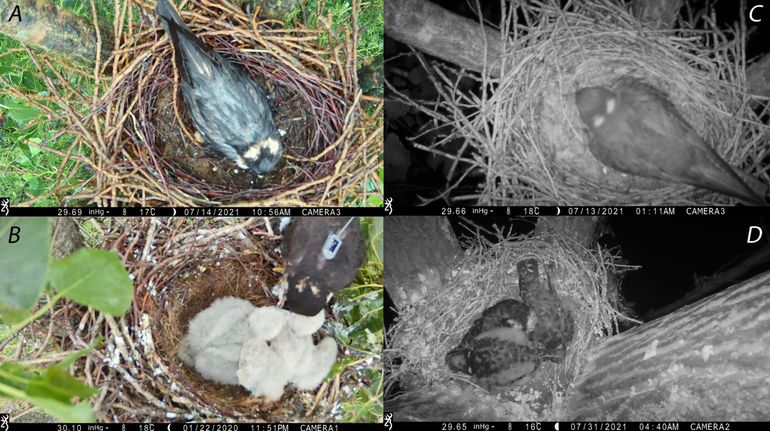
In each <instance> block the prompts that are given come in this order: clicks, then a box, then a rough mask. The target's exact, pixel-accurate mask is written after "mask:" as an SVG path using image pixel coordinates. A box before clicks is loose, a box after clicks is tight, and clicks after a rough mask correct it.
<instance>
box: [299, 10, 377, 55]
mask: <svg viewBox="0 0 770 431" xmlns="http://www.w3.org/2000/svg"><path fill="white" fill-rule="evenodd" d="M319 1H321V2H322V3H321V5H322V8H321V11H322V14H323V15H324V16H325V15H327V14H331V17H332V28H333V29H335V30H340V31H342V30H343V29H345V28H351V27H352V26H353V10H352V3H351V1H350V0H308V1H306V2H304V8H305V10H306V13H307V14H308V21H309V22H307V23H306V26H307V27H310V28H315V27H316V25H317V23H318V16H316V10H317V8H318V4H319ZM360 4H361V14H360V15H359V17H358V26H359V30H360V37H359V41H358V52H357V56H358V58H357V59H356V62H357V65H358V66H361V65H362V64H364V63H365V62H366V61H367V60H371V59H373V58H375V57H377V56H381V55H382V54H383V32H384V29H385V25H384V17H383V0H364V1H361V2H360ZM292 19H297V20H299V21H301V20H302V12H301V10H300V9H299V8H295V10H293V11H292V12H290V13H289V14H288V15H287V16H286V18H285V20H286V22H287V23H289V22H291V20H292ZM321 44H322V45H324V44H328V38H327V37H326V36H324V37H322V38H321Z"/></svg>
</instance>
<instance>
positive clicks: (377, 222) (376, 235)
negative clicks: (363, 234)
mask: <svg viewBox="0 0 770 431" xmlns="http://www.w3.org/2000/svg"><path fill="white" fill-rule="evenodd" d="M384 230H385V227H384V219H383V217H373V218H372V228H371V230H370V231H369V241H371V243H372V245H373V246H374V249H375V251H377V257H378V258H379V259H378V260H379V261H382V257H383V253H384V250H385V249H384V248H383V236H384V235H383V232H384Z"/></svg>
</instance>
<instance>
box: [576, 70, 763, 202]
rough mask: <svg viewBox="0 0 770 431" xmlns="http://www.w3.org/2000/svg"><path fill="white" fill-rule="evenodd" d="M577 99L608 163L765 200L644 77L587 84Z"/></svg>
mask: <svg viewBox="0 0 770 431" xmlns="http://www.w3.org/2000/svg"><path fill="white" fill-rule="evenodd" d="M575 102H576V104H577V108H578V111H579V112H580V117H581V119H582V120H583V123H585V125H586V126H587V129H588V133H589V143H588V148H589V149H590V150H591V153H592V154H593V155H594V157H596V158H597V159H598V160H599V161H600V162H602V163H603V164H605V165H606V166H609V167H611V168H613V169H617V170H618V171H620V172H624V173H626V174H631V175H639V176H643V177H649V178H655V179H660V180H665V181H671V182H677V183H685V184H689V185H692V186H696V187H701V188H705V189H708V190H712V191H715V192H718V193H722V194H725V195H728V196H733V197H735V198H738V199H740V200H741V201H743V202H744V203H747V204H756V205H764V204H765V201H764V199H763V198H762V197H761V196H759V195H758V194H757V193H756V192H755V191H754V190H752V189H751V188H750V187H749V186H748V185H746V183H745V182H744V181H743V180H742V179H741V178H740V176H739V175H738V174H737V173H736V171H735V170H733V168H732V167H731V166H730V165H729V164H727V162H725V161H724V160H723V159H722V158H721V157H720V156H719V154H717V152H716V151H714V149H713V148H711V146H709V145H708V144H706V142H704V141H703V140H702V139H701V138H700V136H698V133H697V132H696V131H695V130H694V129H693V128H692V126H690V124H688V123H687V121H685V119H684V118H683V117H682V115H681V114H680V113H679V112H678V111H677V109H676V107H674V105H673V103H671V101H670V100H669V98H668V97H667V95H666V94H665V93H663V92H662V91H660V90H658V89H657V88H655V87H653V86H651V85H649V84H647V83H645V82H643V81H642V80H641V79H639V78H635V77H630V76H624V77H621V78H620V79H618V80H617V82H616V83H615V85H614V86H613V87H612V88H605V87H587V88H583V89H581V90H579V91H578V92H577V93H576V95H575Z"/></svg>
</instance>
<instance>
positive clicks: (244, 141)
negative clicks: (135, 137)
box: [155, 0, 283, 175]
mask: <svg viewBox="0 0 770 431" xmlns="http://www.w3.org/2000/svg"><path fill="white" fill-rule="evenodd" d="M155 11H156V13H157V14H158V15H159V16H160V18H161V22H162V23H163V28H164V29H165V31H166V34H168V36H169V38H170V39H171V43H172V45H173V46H174V52H175V55H174V59H175V64H176V68H177V70H178V71H179V77H180V84H179V85H180V87H181V88H182V96H183V97H184V100H185V102H186V104H187V107H188V108H189V111H190V117H192V121H193V123H194V124H195V128H196V130H197V134H199V135H200V136H199V137H200V138H201V139H202V140H203V142H204V144H205V145H206V146H207V147H208V148H210V149H212V150H214V151H217V152H218V153H220V154H222V155H223V156H225V157H227V158H228V159H230V160H231V161H233V162H234V163H235V164H236V165H238V167H240V168H241V169H249V170H251V171H252V172H254V173H255V174H258V175H262V174H267V173H270V172H272V171H274V170H275V169H276V168H277V167H278V164H279V162H280V161H281V156H282V155H283V146H282V144H281V139H280V134H279V133H278V130H277V129H276V127H275V123H274V121H273V113H272V111H271V106H270V102H269V101H268V99H267V97H266V96H265V93H264V91H263V90H262V88H261V87H260V85H259V84H258V83H257V82H256V81H255V80H254V79H253V78H252V77H251V76H250V75H249V73H248V72H247V71H246V70H244V68H243V67H242V66H241V65H239V64H235V63H233V62H230V61H228V60H227V59H225V58H224V57H223V56H222V55H220V54H219V53H217V52H215V51H214V50H213V49H212V48H211V47H210V46H208V45H206V44H205V43H203V41H201V40H200V39H198V38H197V37H196V36H195V35H194V34H193V33H192V31H190V29H189V28H188V27H187V25H186V24H185V23H184V21H183V20H182V18H181V17H180V16H179V14H178V13H177V12H176V10H174V8H173V7H172V6H171V5H170V4H169V2H168V0H158V4H157V6H156V7H155Z"/></svg>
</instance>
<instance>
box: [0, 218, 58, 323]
mask: <svg viewBox="0 0 770 431" xmlns="http://www.w3.org/2000/svg"><path fill="white" fill-rule="evenodd" d="M49 229H50V228H49V225H48V219H47V218H42V217H34V218H7V219H6V218H3V219H0V274H2V277H0V315H2V316H3V319H4V320H5V321H6V322H9V323H15V322H19V321H20V320H22V319H23V318H25V317H26V316H27V315H28V314H29V310H30V309H32V307H33V306H34V305H35V303H36V302H37V298H38V296H40V293H41V292H42V291H43V288H44V287H45V279H46V274H47V273H48V266H49V241H50V239H49ZM11 241H16V242H11Z"/></svg>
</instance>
